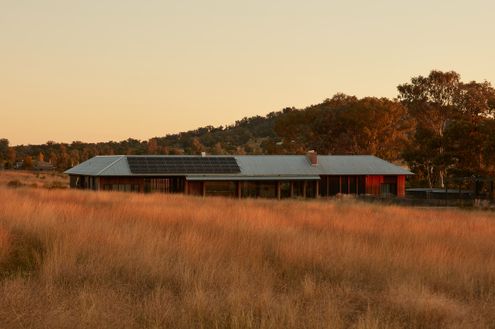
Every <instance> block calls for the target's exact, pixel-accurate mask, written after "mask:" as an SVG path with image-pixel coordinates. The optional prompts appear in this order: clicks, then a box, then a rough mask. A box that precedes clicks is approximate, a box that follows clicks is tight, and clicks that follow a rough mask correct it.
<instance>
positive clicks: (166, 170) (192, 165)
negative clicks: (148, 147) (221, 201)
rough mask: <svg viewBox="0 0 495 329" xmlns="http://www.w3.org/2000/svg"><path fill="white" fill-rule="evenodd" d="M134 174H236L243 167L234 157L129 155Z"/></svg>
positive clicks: (128, 158)
mask: <svg viewBox="0 0 495 329" xmlns="http://www.w3.org/2000/svg"><path fill="white" fill-rule="evenodd" d="M127 163H128V164H129V169H130V171H131V172H132V173H133V174H236V173H240V172H241V169H240V168H239V165H238V164H237V161H236V160H235V158H234V157H142V156H128V157H127Z"/></svg>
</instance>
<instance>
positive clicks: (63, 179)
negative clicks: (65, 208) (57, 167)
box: [0, 170, 69, 188]
mask: <svg viewBox="0 0 495 329" xmlns="http://www.w3.org/2000/svg"><path fill="white" fill-rule="evenodd" d="M0 186H8V187H30V188H67V187H69V179H68V176H67V175H64V174H62V173H58V172H43V171H40V172H33V171H26V170H0Z"/></svg>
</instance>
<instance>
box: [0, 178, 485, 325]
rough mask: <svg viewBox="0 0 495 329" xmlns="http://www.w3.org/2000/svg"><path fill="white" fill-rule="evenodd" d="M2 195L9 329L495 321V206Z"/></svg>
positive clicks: (1, 281) (2, 320)
mask: <svg viewBox="0 0 495 329" xmlns="http://www.w3.org/2000/svg"><path fill="white" fill-rule="evenodd" d="M0 200H2V203H1V204H0V246H2V250H4V249H3V246H7V247H6V248H7V249H5V250H8V251H6V252H5V251H4V252H3V254H0V271H5V269H6V268H8V269H9V272H8V274H3V275H0V296H1V298H0V328H25V327H29V328H491V327H493V325H494V323H495V216H494V214H493V213H489V212H478V211H461V210H455V209H454V210H450V209H433V210H432V209H414V208H404V207H396V206H379V205H369V204H362V203H356V202H352V201H328V200H314V201H270V200H235V199H222V198H204V199H203V198H195V197H186V196H182V195H140V194H125V193H117V192H113V193H109V192H98V193H95V192H81V191H73V190H41V189H27V188H24V189H5V188H0ZM13 254H15V255H20V256H19V257H20V258H22V261H20V260H19V259H18V258H19V257H17V258H13V257H12V255H13ZM2 255H3V256H2ZM9 262H16V264H15V266H14V265H12V264H10V263H9ZM9 264H10V265H9Z"/></svg>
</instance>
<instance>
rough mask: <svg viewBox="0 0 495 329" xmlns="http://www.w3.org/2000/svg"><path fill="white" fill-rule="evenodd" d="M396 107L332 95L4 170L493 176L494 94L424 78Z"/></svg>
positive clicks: (61, 149)
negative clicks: (315, 162)
mask: <svg viewBox="0 0 495 329" xmlns="http://www.w3.org/2000/svg"><path fill="white" fill-rule="evenodd" d="M397 89H398V95H397V97H396V98H395V99H388V98H376V97H365V98H361V99H359V98H357V97H355V96H349V95H344V94H336V95H335V96H333V97H332V98H329V99H325V100H324V101H323V102H322V103H320V104H316V105H311V106H308V107H306V108H304V109H296V108H285V109H283V110H282V111H278V112H271V113H269V114H268V115H266V116H255V117H250V118H244V119H242V120H239V121H236V122H235V123H234V124H232V125H229V126H225V127H223V126H220V127H213V126H206V127H202V128H198V129H196V130H191V131H187V132H182V133H179V134H169V135H166V136H165V137H153V138H150V139H149V140H147V141H140V140H137V139H132V138H129V139H127V140H124V141H120V142H114V141H110V142H102V143H84V142H78V141H76V142H72V143H70V144H65V143H56V142H47V143H46V144H43V145H27V146H25V145H21V146H15V147H9V142H8V140H7V139H2V140H0V161H1V162H2V163H4V166H5V167H6V168H9V167H12V166H13V165H14V163H15V162H16V161H19V160H24V166H25V167H26V168H29V167H30V166H32V165H33V164H34V163H35V162H36V161H37V160H45V161H49V162H50V163H52V164H54V165H55V166H56V167H57V168H58V169H59V170H64V169H67V168H69V167H71V166H73V165H76V164H77V163H79V162H81V161H84V160H86V159H89V158H91V157H93V156H95V155H102V154H199V153H200V152H203V151H204V152H207V153H208V154H303V153H305V152H306V151H307V150H309V149H314V150H316V151H317V152H318V153H319V154H372V155H376V156H378V157H381V158H383V159H386V160H389V161H392V162H396V163H403V164H407V165H409V167H410V169H411V170H412V171H413V172H415V173H416V174H417V175H416V176H415V177H414V181H415V183H417V184H423V185H430V186H443V184H444V180H445V179H446V178H447V177H461V176H471V175H482V176H484V175H491V176H493V175H495V119H494V115H495V89H494V88H493V87H492V85H491V84H490V83H489V82H487V81H484V82H476V81H472V82H462V81H461V78H460V75H459V74H458V73H456V72H453V71H451V72H441V71H431V72H430V74H429V75H428V76H417V77H414V78H412V79H411V81H410V82H407V83H404V84H401V85H399V86H398V87H397Z"/></svg>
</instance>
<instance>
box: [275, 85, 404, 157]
mask: <svg viewBox="0 0 495 329" xmlns="http://www.w3.org/2000/svg"><path fill="white" fill-rule="evenodd" d="M285 114H286V115H284V116H282V117H281V118H280V120H279V121H278V122H277V125H276V126H275V131H276V132H277V134H278V135H279V136H281V137H282V138H283V143H282V145H283V147H284V149H285V151H287V152H289V153H303V152H306V151H307V150H308V149H315V150H317V151H318V153H323V154H372V155H376V156H379V157H381V158H385V159H388V160H397V159H398V158H399V155H400V153H401V151H402V148H403V146H404V145H405V143H406V141H407V134H408V133H409V132H410V131H411V128H412V126H411V123H410V121H409V120H408V118H407V112H406V109H405V108H404V107H403V106H402V105H401V104H400V103H398V102H396V101H391V100H389V99H386V98H374V97H366V98H363V99H357V98H356V97H354V96H347V95H343V94H337V95H335V96H334V97H333V98H332V99H327V100H325V101H324V102H323V103H322V104H318V105H314V106H312V107H309V108H307V109H305V110H295V109H286V110H285Z"/></svg>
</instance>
